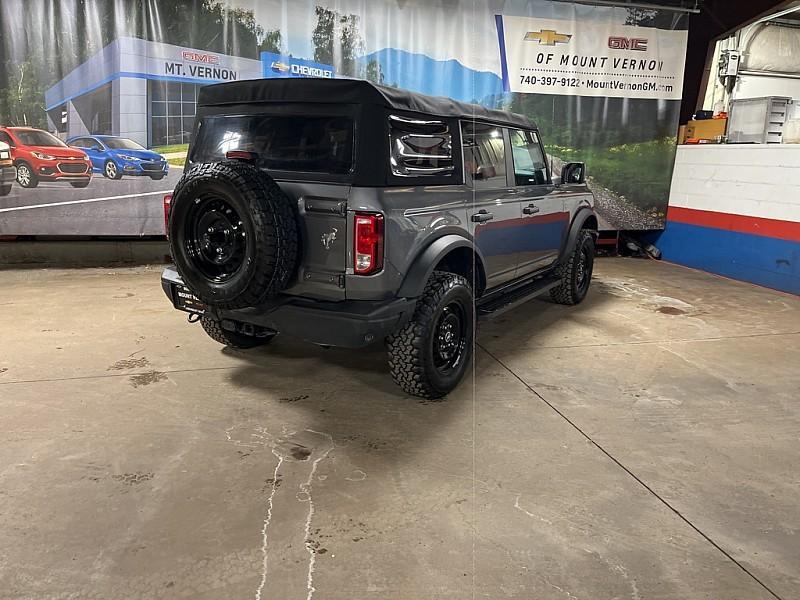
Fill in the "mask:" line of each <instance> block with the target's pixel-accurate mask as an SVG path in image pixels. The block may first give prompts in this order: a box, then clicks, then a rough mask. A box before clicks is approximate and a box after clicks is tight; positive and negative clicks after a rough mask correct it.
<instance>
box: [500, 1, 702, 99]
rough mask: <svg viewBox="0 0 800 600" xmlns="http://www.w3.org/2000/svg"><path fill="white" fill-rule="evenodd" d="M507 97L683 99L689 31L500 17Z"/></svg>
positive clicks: (501, 49) (501, 51) (501, 55)
mask: <svg viewBox="0 0 800 600" xmlns="http://www.w3.org/2000/svg"><path fill="white" fill-rule="evenodd" d="M495 19H496V24H497V33H498V37H499V41H500V61H501V68H502V73H503V87H504V89H505V90H506V91H507V92H521V93H529V94H559V95H575V96H607V97H611V98H653V99H665V100H680V98H681V92H682V90H683V70H684V61H685V57H686V42H687V32H686V31H670V30H664V29H655V28H652V27H634V26H629V25H615V24H613V23H603V22H592V21H588V22H582V21H561V20H553V19H535V18H528V17H508V16H502V15H497V16H496V17H495Z"/></svg>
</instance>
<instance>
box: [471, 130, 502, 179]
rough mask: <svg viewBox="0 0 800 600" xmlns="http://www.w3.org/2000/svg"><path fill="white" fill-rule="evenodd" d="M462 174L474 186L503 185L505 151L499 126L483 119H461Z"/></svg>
mask: <svg viewBox="0 0 800 600" xmlns="http://www.w3.org/2000/svg"><path fill="white" fill-rule="evenodd" d="M461 139H462V140H463V145H464V177H465V179H466V180H467V181H471V182H472V183H473V186H474V187H475V189H494V188H499V187H505V186H506V185H507V182H506V153H505V147H504V144H503V130H502V128H500V127H497V126H494V125H484V124H483V123H462V124H461Z"/></svg>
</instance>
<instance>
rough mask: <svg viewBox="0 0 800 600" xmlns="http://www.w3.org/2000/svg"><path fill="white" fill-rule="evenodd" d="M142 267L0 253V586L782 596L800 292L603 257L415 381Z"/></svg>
mask: <svg viewBox="0 0 800 600" xmlns="http://www.w3.org/2000/svg"><path fill="white" fill-rule="evenodd" d="M158 276H159V273H158V269H157V268H152V269H144V268H140V269H120V270H105V269H103V270H84V271H61V270H46V271H45V270H39V271H5V272H0V277H1V278H2V282H3V286H2V295H0V331H2V348H1V349H0V415H2V418H0V440H2V441H1V442H0V598H3V599H5V598H36V599H42V598H48V599H51V598H58V599H64V598H82V599H83V598H102V599H104V600H107V599H109V598H126V599H128V598H192V599H212V598H213V599H219V598H226V599H233V598H261V599H264V600H266V599H273V598H274V599H280V600H295V599H308V598H310V597H311V596H312V594H313V597H314V598H318V599H337V600H338V599H342V600H344V599H348V600H350V599H354V598H367V597H374V598H381V599H414V600H417V599H423V598H453V599H455V598H458V599H462V598H469V597H477V598H491V599H496V598H520V599H526V600H528V599H533V598H535V599H536V600H548V599H554V600H577V599H580V600H598V599H611V598H633V599H640V598H641V599H645V598H646V599H656V598H670V599H672V598H674V599H680V600H686V599H693V598H707V599H724V600H734V599H747V600H751V599H759V598H764V599H768V598H782V599H786V600H788V599H789V598H797V597H800V531H798V529H799V528H800V502H799V501H798V498H800V439H799V436H800V391H799V390H800V299H798V298H794V297H790V296H786V295H782V294H779V293H774V292H771V291H768V290H764V289H760V288H756V287H752V286H749V285H746V284H740V283H735V282H731V281H726V280H722V279H718V278H714V277H711V276H708V275H705V274H701V273H697V272H694V271H690V270H686V269H683V268H680V267H675V266H670V265H665V264H659V263H655V262H647V261H642V260H632V259H603V260H600V261H599V264H598V266H597V277H596V281H595V283H594V286H593V288H592V291H591V292H590V296H589V298H588V299H587V301H586V302H585V303H584V304H583V305H581V306H580V307H577V308H565V307H561V306H556V305H553V304H549V303H546V302H539V301H536V302H531V303H529V304H527V305H525V306H523V307H521V308H519V309H517V310H516V311H514V312H512V313H509V314H507V315H506V316H505V317H504V318H502V320H500V321H499V322H493V323H490V324H486V325H483V326H482V328H481V329H480V332H479V348H478V349H477V353H476V364H475V367H474V371H473V375H471V376H470V378H469V379H468V380H467V381H465V382H464V383H463V385H462V386H461V387H460V388H459V389H458V390H457V391H456V392H455V393H453V394H451V395H450V396H449V397H448V398H446V399H445V400H444V401H442V402H421V401H419V400H418V399H414V398H408V397H404V396H403V395H402V394H401V393H399V392H398V390H397V389H396V388H395V387H394V386H393V384H392V383H391V380H390V379H389V376H388V373H387V369H386V366H385V363H384V356H383V354H382V352H381V351H380V350H377V349H376V350H374V351H369V352H348V351H340V350H335V349H334V350H327V351H326V350H323V349H321V348H316V347H313V346H307V345H303V344H300V343H296V342H293V341H291V340H288V339H280V340H278V341H276V342H275V344H274V345H273V346H271V347H269V348H266V349H259V350H256V351H251V352H247V353H239V352H231V351H226V350H221V348H220V347H219V346H218V345H216V344H215V343H213V342H212V341H210V340H209V339H207V338H206V336H205V334H204V333H203V332H202V330H201V329H200V327H199V326H197V325H193V326H192V325H188V324H187V323H186V321H185V319H184V318H183V317H182V316H181V315H180V314H178V313H176V312H175V311H173V310H171V308H170V307H169V305H168V304H167V301H166V299H165V298H164V297H163V295H162V293H161V290H160V288H159V284H158Z"/></svg>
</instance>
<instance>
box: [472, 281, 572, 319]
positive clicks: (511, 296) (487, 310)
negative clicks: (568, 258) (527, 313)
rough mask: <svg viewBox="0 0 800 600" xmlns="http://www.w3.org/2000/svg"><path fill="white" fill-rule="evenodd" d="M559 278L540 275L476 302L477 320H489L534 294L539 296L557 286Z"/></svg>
mask: <svg viewBox="0 0 800 600" xmlns="http://www.w3.org/2000/svg"><path fill="white" fill-rule="evenodd" d="M559 283H561V280H560V279H558V278H556V277H542V278H540V279H534V280H533V281H530V282H528V283H526V284H524V285H521V286H520V287H518V288H515V289H514V290H513V291H510V292H507V293H505V294H502V295H500V296H498V297H497V298H492V297H489V298H487V299H486V301H485V302H482V303H478V306H477V313H478V320H490V319H494V318H495V317H498V316H500V315H502V314H503V313H506V312H508V311H509V310H512V309H514V308H517V307H518V306H519V305H520V304H524V303H525V302H527V301H528V300H532V299H533V298H535V297H536V296H541V295H542V294H545V293H547V292H549V291H550V290H552V289H553V288H554V287H557V286H558V284H559Z"/></svg>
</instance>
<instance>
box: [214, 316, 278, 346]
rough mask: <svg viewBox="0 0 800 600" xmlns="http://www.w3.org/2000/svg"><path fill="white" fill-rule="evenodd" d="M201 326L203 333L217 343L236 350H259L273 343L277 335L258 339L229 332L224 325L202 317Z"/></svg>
mask: <svg viewBox="0 0 800 600" xmlns="http://www.w3.org/2000/svg"><path fill="white" fill-rule="evenodd" d="M200 324H201V325H202V326H203V331H205V332H206V333H207V334H208V337H210V338H211V339H212V340H214V341H215V342H219V343H220V344H222V345H224V346H228V347H229V348H236V349H237V350H247V349H249V348H257V347H258V346H264V345H266V344H269V343H270V342H271V341H272V338H274V337H275V335H274V334H273V335H271V336H267V337H256V336H254V335H245V334H243V333H239V332H237V331H228V330H227V329H224V328H223V327H222V323H220V322H219V321H215V320H214V319H212V318H210V317H201V318H200Z"/></svg>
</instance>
